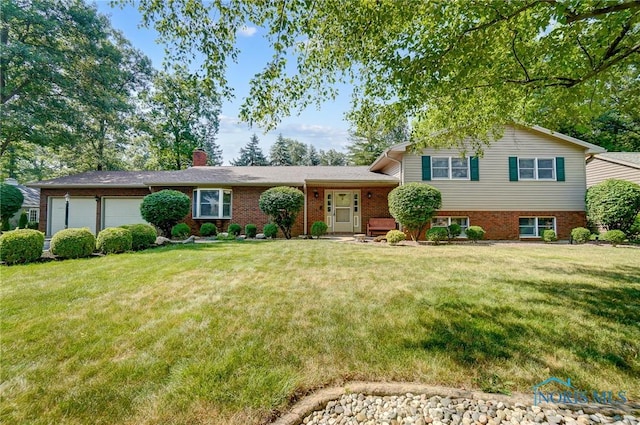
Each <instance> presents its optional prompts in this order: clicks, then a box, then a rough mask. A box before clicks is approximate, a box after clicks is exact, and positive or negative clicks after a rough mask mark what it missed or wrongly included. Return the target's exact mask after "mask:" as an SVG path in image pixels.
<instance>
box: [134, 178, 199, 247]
mask: <svg viewBox="0 0 640 425" xmlns="http://www.w3.org/2000/svg"><path fill="white" fill-rule="evenodd" d="M190 210H191V199H189V197H188V196H187V195H185V194H184V193H182V192H178V191H177V190H169V189H165V190H161V191H160V192H155V193H152V194H151V195H147V196H145V197H144V199H143V200H142V204H141V205H140V214H141V215H142V218H144V220H145V221H147V222H149V223H151V224H153V225H154V226H156V227H158V228H159V229H160V231H161V232H162V235H163V236H168V235H170V234H171V228H172V227H173V226H175V225H176V224H177V223H178V222H179V221H180V220H182V219H184V218H185V217H186V216H187V214H189V211H190Z"/></svg>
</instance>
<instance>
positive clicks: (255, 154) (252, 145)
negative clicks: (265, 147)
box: [231, 133, 269, 166]
mask: <svg viewBox="0 0 640 425" xmlns="http://www.w3.org/2000/svg"><path fill="white" fill-rule="evenodd" d="M258 143H259V140H258V136H256V134H255V133H254V134H253V136H251V140H250V141H249V143H247V146H245V147H244V148H240V158H238V159H234V160H232V161H231V165H235V166H241V165H269V162H268V161H267V158H265V156H264V154H263V153H262V149H260V146H258Z"/></svg>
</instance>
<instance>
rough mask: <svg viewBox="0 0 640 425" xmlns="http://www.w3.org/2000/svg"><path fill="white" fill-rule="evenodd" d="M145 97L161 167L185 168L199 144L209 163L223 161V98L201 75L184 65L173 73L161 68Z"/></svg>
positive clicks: (148, 123) (147, 121)
mask: <svg viewBox="0 0 640 425" xmlns="http://www.w3.org/2000/svg"><path fill="white" fill-rule="evenodd" d="M143 97H144V99H145V106H146V107H147V108H148V113H146V114H145V115H144V116H143V120H144V121H145V127H146V130H147V131H148V132H149V134H150V136H151V137H150V143H149V144H150V148H151V151H152V152H153V153H154V155H155V157H156V161H157V162H158V166H159V167H160V168H162V169H167V170H180V169H183V168H186V167H187V166H189V165H190V164H191V160H192V153H193V150H194V149H196V148H202V149H204V151H205V152H207V161H208V165H222V151H221V149H220V147H219V145H218V144H217V143H216V134H217V133H218V125H219V121H218V115H219V114H220V101H219V99H218V96H216V95H215V93H214V92H213V91H211V90H210V89H209V88H208V86H207V85H206V84H204V82H203V81H202V80H201V79H200V78H199V77H198V76H196V75H192V74H189V72H188V70H187V69H186V68H185V67H183V66H179V67H176V69H175V70H174V72H173V73H171V74H170V73H167V72H160V73H158V74H157V75H156V77H155V78H154V80H153V87H152V88H151V90H150V91H149V92H147V93H145V94H144V96H143Z"/></svg>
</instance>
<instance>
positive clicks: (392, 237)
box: [386, 230, 407, 245]
mask: <svg viewBox="0 0 640 425" xmlns="http://www.w3.org/2000/svg"><path fill="white" fill-rule="evenodd" d="M386 239H387V242H388V243H389V245H396V244H398V242H402V241H403V240H405V239H407V235H405V234H404V232H401V231H400V230H389V231H388V232H387V236H386Z"/></svg>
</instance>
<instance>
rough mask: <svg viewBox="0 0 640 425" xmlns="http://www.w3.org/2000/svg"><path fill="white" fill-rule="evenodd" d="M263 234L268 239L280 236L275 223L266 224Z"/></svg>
mask: <svg viewBox="0 0 640 425" xmlns="http://www.w3.org/2000/svg"><path fill="white" fill-rule="evenodd" d="M262 233H264V236H265V237H267V238H275V237H276V236H277V235H278V226H276V225H275V224H273V223H269V224H265V225H264V228H263V229H262Z"/></svg>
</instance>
